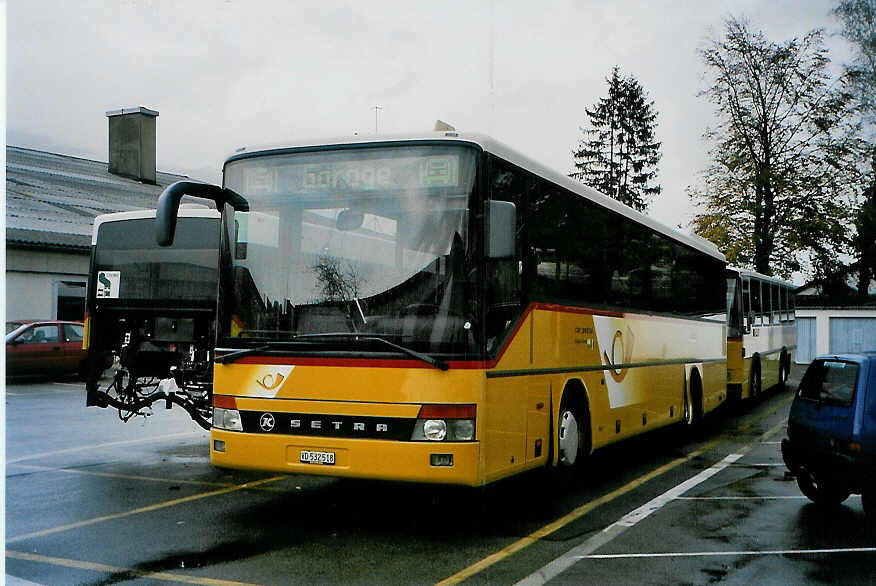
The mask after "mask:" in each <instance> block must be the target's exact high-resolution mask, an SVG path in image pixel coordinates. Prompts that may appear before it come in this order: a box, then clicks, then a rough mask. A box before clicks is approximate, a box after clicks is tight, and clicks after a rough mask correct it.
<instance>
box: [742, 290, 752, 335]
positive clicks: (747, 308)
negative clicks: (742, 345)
mask: <svg viewBox="0 0 876 586" xmlns="http://www.w3.org/2000/svg"><path fill="white" fill-rule="evenodd" d="M751 321H752V320H751V281H750V280H749V279H742V327H743V330H744V332H745V333H746V334H750V333H751Z"/></svg>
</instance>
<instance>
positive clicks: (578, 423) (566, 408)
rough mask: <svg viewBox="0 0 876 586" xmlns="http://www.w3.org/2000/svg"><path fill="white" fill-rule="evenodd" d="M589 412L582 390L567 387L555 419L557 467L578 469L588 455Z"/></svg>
mask: <svg viewBox="0 0 876 586" xmlns="http://www.w3.org/2000/svg"><path fill="white" fill-rule="evenodd" d="M590 441H591V440H590V410H589V409H588V407H587V399H586V395H584V389H583V388H581V389H575V388H574V387H572V386H568V387H567V388H566V390H565V391H564V392H563V399H562V401H561V402H560V412H559V416H558V418H557V467H558V468H566V469H571V470H574V469H578V468H580V467H581V462H582V461H583V460H584V459H585V457H586V456H587V455H588V454H589V453H590Z"/></svg>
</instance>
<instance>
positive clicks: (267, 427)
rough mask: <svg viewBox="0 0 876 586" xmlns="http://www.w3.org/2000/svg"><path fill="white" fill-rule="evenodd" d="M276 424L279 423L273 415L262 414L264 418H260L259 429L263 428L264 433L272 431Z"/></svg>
mask: <svg viewBox="0 0 876 586" xmlns="http://www.w3.org/2000/svg"><path fill="white" fill-rule="evenodd" d="M276 424H277V421H276V420H275V419H274V416H273V414H271V413H262V416H261V417H259V427H261V428H262V431H271V430H273V429H274V426H275V425H276Z"/></svg>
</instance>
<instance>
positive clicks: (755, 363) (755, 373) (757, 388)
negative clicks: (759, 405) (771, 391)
mask: <svg viewBox="0 0 876 586" xmlns="http://www.w3.org/2000/svg"><path fill="white" fill-rule="evenodd" d="M762 384H763V383H762V379H761V376H760V356H758V355H756V354H755V355H754V356H753V357H752V359H751V374H750V375H749V376H748V398H749V399H757V398H758V397H759V396H760V394H761V391H763V389H762V388H761V385H762Z"/></svg>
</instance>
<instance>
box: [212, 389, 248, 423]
mask: <svg viewBox="0 0 876 586" xmlns="http://www.w3.org/2000/svg"><path fill="white" fill-rule="evenodd" d="M213 427H215V428H217V429H227V430H229V431H243V421H241V419H240V411H238V410H237V399H235V398H234V397H231V396H229V395H213Z"/></svg>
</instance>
